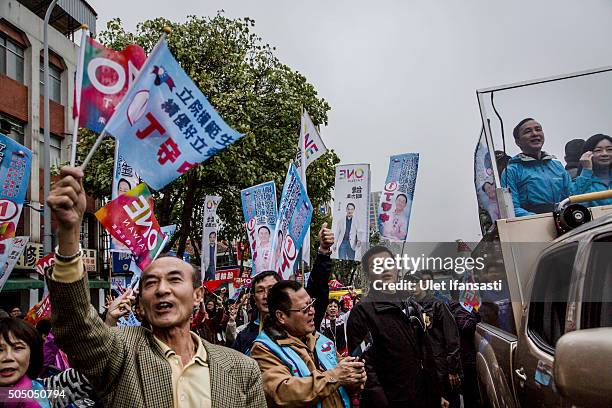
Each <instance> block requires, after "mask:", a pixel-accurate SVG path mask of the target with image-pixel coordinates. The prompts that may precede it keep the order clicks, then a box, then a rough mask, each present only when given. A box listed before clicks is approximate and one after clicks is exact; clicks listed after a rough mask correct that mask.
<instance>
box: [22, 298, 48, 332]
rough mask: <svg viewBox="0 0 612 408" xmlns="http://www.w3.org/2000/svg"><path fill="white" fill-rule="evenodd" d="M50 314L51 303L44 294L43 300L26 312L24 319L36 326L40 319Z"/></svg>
mask: <svg viewBox="0 0 612 408" xmlns="http://www.w3.org/2000/svg"><path fill="white" fill-rule="evenodd" d="M49 316H51V303H50V302H49V295H47V296H45V298H44V299H43V300H41V301H40V302H38V303H37V304H35V305H34V306H33V307H32V308H31V309H30V310H28V313H26V316H25V318H24V320H25V321H26V322H28V323H30V324H31V325H32V326H36V324H37V323H38V322H40V321H41V320H42V319H45V318H48V317H49Z"/></svg>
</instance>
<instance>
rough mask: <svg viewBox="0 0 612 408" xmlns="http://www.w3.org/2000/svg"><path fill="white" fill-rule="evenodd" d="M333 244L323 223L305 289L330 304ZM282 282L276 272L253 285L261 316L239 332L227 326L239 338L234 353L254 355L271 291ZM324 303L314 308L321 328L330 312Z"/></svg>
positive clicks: (263, 275)
mask: <svg viewBox="0 0 612 408" xmlns="http://www.w3.org/2000/svg"><path fill="white" fill-rule="evenodd" d="M333 244H334V235H333V233H332V231H331V229H329V228H327V223H323V226H322V227H321V230H320V231H319V250H318V251H317V252H318V253H317V257H316V259H315V261H314V264H313V266H312V272H311V273H310V279H309V281H308V283H307V288H306V289H307V290H308V293H310V295H311V296H314V297H317V298H319V299H323V300H327V299H328V297H329V286H328V284H327V282H328V281H329V275H330V274H331V265H332V263H331V259H330V255H331V250H330V248H331V247H332V245H333ZM280 280H281V278H280V276H279V275H278V273H276V272H275V271H263V272H261V273H259V274H257V275H256V276H255V277H254V278H253V280H252V281H251V287H252V290H253V297H252V298H251V299H252V303H251V305H252V306H254V308H255V309H257V314H258V316H257V317H255V318H253V320H252V321H251V322H249V324H247V325H246V327H243V328H242V330H239V328H236V323H235V322H229V323H228V329H229V330H230V331H231V332H232V335H230V336H229V337H235V338H236V340H235V341H234V344H233V345H232V348H233V349H234V350H238V351H240V352H242V353H244V354H247V355H250V354H251V348H252V347H253V342H254V341H255V338H256V337H257V336H258V335H259V332H260V331H261V327H262V325H263V322H264V320H265V318H266V316H268V291H269V290H270V288H271V287H272V286H274V284H275V283H277V282H279V281H280ZM323 300H321V301H319V302H318V304H317V307H316V308H315V324H316V325H317V327H319V325H320V324H321V321H323V316H324V315H325V310H326V308H327V302H324V301H323ZM235 332H238V335H237V336H236V334H235Z"/></svg>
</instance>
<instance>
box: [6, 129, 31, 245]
mask: <svg viewBox="0 0 612 408" xmlns="http://www.w3.org/2000/svg"><path fill="white" fill-rule="evenodd" d="M31 168H32V151H31V150H29V149H28V148H27V147H25V146H23V145H21V144H19V143H17V142H15V141H14V140H13V139H11V138H10V137H8V136H5V135H3V134H0V183H1V187H0V241H2V240H4V239H7V238H13V237H14V236H15V232H16V231H17V223H18V222H19V217H20V216H21V210H22V209H23V202H24V201H25V197H26V193H27V191H28V184H29V182H30V170H31Z"/></svg>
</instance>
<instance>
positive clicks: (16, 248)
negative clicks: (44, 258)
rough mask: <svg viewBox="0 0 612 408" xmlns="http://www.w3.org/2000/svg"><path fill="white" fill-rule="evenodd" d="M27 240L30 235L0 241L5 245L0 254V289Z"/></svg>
mask: <svg viewBox="0 0 612 408" xmlns="http://www.w3.org/2000/svg"><path fill="white" fill-rule="evenodd" d="M29 240H30V237H13V238H9V239H6V240H4V241H2V242H0V244H2V245H4V246H5V250H4V253H3V254H1V255H0V291H2V288H3V287H4V284H5V283H6V281H7V280H8V278H9V276H10V275H11V272H12V271H13V268H14V267H15V265H16V264H17V261H18V260H19V257H20V256H21V253H22V252H23V250H24V249H25V247H26V245H27V243H28V241H29Z"/></svg>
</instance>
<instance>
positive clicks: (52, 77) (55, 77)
mask: <svg viewBox="0 0 612 408" xmlns="http://www.w3.org/2000/svg"><path fill="white" fill-rule="evenodd" d="M49 82H50V86H49V99H50V100H52V101H53V102H57V103H62V70H61V69H59V68H57V67H55V66H54V65H52V64H49ZM40 94H41V95H43V96H44V95H45V64H44V61H43V60H42V59H41V61H40Z"/></svg>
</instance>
